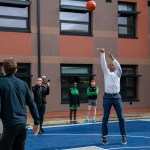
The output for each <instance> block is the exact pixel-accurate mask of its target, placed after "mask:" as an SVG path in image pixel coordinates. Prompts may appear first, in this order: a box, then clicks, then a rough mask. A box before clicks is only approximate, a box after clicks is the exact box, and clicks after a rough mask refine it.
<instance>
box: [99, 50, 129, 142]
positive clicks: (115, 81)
mask: <svg viewBox="0 0 150 150" xmlns="http://www.w3.org/2000/svg"><path fill="white" fill-rule="evenodd" d="M97 50H98V51H99V52H100V54H101V67H102V71H103V74H104V84H105V93H104V95H103V108H104V114H103V119H102V143H103V144H107V134H108V128H107V123H108V119H109V115H110V110H111V107H112V106H113V107H114V108H115V111H116V113H117V117H118V120H119V128H120V133H121V135H122V144H126V143H127V140H126V129H125V119H124V116H123V112H122V98H121V95H120V93H119V92H120V78H121V74H122V69H121V66H120V64H119V62H118V61H117V60H116V59H115V57H114V56H113V55H112V53H111V51H109V53H108V55H109V57H110V58H111V60H112V63H111V64H110V66H109V68H108V67H107V63H106V60H105V50H104V49H103V48H97Z"/></svg>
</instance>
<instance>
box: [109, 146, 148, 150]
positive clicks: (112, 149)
mask: <svg viewBox="0 0 150 150" xmlns="http://www.w3.org/2000/svg"><path fill="white" fill-rule="evenodd" d="M129 148H130V149H140V150H144V149H145V148H146V149H148V148H149V149H150V146H139V147H117V148H109V149H107V150H115V149H129Z"/></svg>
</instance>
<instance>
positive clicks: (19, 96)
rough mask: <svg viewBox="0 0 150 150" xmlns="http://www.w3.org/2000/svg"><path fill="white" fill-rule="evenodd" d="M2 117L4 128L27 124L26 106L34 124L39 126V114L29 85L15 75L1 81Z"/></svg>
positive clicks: (0, 103)
mask: <svg viewBox="0 0 150 150" xmlns="http://www.w3.org/2000/svg"><path fill="white" fill-rule="evenodd" d="M0 97H1V101H0V115H1V120H2V122H3V125H4V126H14V125H18V124H26V121H27V112H26V104H27V105H28V106H29V109H30V112H31V115H32V117H33V118H34V124H36V125H38V124H39V114H38V110H37V107H36V105H35V102H34V100H33V97H32V93H31V91H30V90H29V88H28V86H27V84H26V83H25V82H24V81H22V80H20V79H18V78H16V77H15V76H14V75H7V76H5V77H4V78H1V79H0Z"/></svg>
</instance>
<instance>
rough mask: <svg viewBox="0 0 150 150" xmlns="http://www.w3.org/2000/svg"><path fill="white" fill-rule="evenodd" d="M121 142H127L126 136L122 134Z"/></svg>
mask: <svg viewBox="0 0 150 150" xmlns="http://www.w3.org/2000/svg"><path fill="white" fill-rule="evenodd" d="M122 144H127V139H126V136H122Z"/></svg>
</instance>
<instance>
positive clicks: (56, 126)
mask: <svg viewBox="0 0 150 150" xmlns="http://www.w3.org/2000/svg"><path fill="white" fill-rule="evenodd" d="M131 121H142V120H141V119H133V120H126V122H131ZM50 122H51V121H50ZM56 122H57V121H56ZM116 122H118V120H115V121H109V123H116ZM93 124H102V122H97V123H86V124H84V123H81V124H66V125H54V126H53V125H51V126H43V128H58V127H68V126H69V127H70V126H86V125H93ZM28 129H32V127H31V126H29V127H28Z"/></svg>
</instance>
